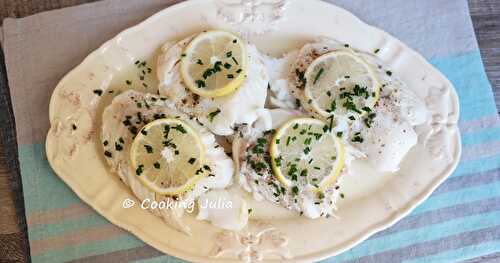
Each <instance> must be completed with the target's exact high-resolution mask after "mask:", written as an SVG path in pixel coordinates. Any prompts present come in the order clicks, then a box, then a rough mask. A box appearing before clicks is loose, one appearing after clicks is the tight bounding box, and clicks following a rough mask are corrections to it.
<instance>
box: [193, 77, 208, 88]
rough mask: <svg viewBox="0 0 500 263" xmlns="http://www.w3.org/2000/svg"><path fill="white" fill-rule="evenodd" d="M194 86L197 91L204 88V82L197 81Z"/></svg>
mask: <svg viewBox="0 0 500 263" xmlns="http://www.w3.org/2000/svg"><path fill="white" fill-rule="evenodd" d="M195 83H196V86H198V88H199V89H201V88H204V87H206V84H205V81H203V80H201V79H199V80H196V81H195Z"/></svg>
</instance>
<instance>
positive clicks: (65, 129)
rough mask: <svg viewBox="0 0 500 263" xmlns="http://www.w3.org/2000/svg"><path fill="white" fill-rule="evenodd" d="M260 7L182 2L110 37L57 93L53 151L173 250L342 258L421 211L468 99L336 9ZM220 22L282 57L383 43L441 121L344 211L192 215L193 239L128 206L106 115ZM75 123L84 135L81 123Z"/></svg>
mask: <svg viewBox="0 0 500 263" xmlns="http://www.w3.org/2000/svg"><path fill="white" fill-rule="evenodd" d="M233 2H234V1H233ZM257 2H260V4H257V5H256V6H254V8H251V9H250V11H249V9H248V8H245V7H244V6H242V4H228V3H227V2H223V1H222V0H192V1H186V2H182V3H180V4H177V5H174V6H171V7H169V8H167V9H165V10H163V11H161V12H159V13H157V14H155V15H153V16H152V17H150V18H148V19H147V20H145V21H144V22H142V23H140V24H139V25H137V26H134V27H132V28H129V29H127V30H125V31H123V32H122V33H120V34H118V35H117V36H116V37H115V38H113V39H111V40H109V41H108V42H106V43H105V44H103V45H102V46H101V47H100V48H99V49H97V50H96V51H94V52H93V53H91V54H90V55H89V56H88V57H87V58H86V59H85V60H84V61H83V62H82V63H81V64H80V65H79V66H77V67H76V68H75V69H73V70H72V71H71V72H70V73H68V74H67V75H66V76H65V77H64V78H63V79H62V80H61V81H60V83H59V84H58V85H57V87H56V89H55V90H54V93H53V94H52V98H51V101H50V113H49V114H50V116H49V118H50V123H51V128H50V130H49V133H48V135H47V141H46V149H47V157H48V160H49V162H50V165H51V166H52V168H53V169H54V171H55V172H56V174H57V175H58V176H60V177H61V178H62V180H63V181H64V182H65V183H66V184H67V185H69V186H70V187H71V189H73V191H74V192H75V193H76V194H77V195H78V196H79V197H80V198H81V199H82V200H83V201H85V202H86V203H87V204H89V205H90V206H91V207H93V208H94V209H95V210H96V211H97V212H99V213H100V214H101V215H103V216H104V217H105V218H107V219H108V220H109V221H110V222H112V223H113V224H115V225H117V226H119V227H121V228H123V229H126V230H127V231H130V232H131V233H133V234H134V235H136V236H137V237H139V238H140V239H142V240H143V241H144V242H146V243H147V244H149V245H151V246H153V247H155V248H156V249H158V250H160V251H162V252H164V253H166V254H169V255H172V256H176V257H179V258H182V259H186V260H190V261H197V262H200V261H211V262H231V261H257V260H265V261H280V260H283V259H287V261H290V262H310V261H316V260H320V259H324V258H327V257H330V256H334V255H337V254H339V253H341V252H343V251H345V250H347V249H349V248H351V247H353V246H355V245H356V244H358V243H360V242H361V241H363V240H365V239H366V238H368V237H369V236H371V235H373V234H374V233H376V232H378V231H380V230H383V229H385V228H387V227H389V226H391V225H393V224H394V223H395V222H397V221H398V220H400V219H401V218H403V217H404V216H405V215H407V214H408V213H410V212H411V211H412V209H413V208H415V207H416V206H417V205H418V204H419V203H421V202H422V201H424V200H425V199H426V198H427V197H428V196H429V195H430V194H431V193H432V191H433V190H434V189H435V188H436V187H437V186H438V185H439V184H440V183H442V182H443V181H444V180H445V179H446V178H447V176H448V175H450V174H451V172H452V171H453V170H454V169H455V167H456V165H457V163H458V161H459V159H460V153H461V142H460V135H459V131H458V127H457V122H458V113H459V106H458V97H457V95H456V92H455V90H454V88H453V86H452V84H451V83H450V82H449V81H448V80H447V79H446V78H445V77H444V76H443V75H442V74H441V73H440V72H439V71H437V70H436V69H435V68H433V67H432V66H431V65H430V64H429V63H428V62H427V61H426V60H425V59H424V58H423V57H422V56H420V55H419V54H417V53H416V52H415V51H413V50H412V49H410V48H408V47H407V46H406V45H404V44H403V43H402V42H400V41H399V40H397V39H395V38H394V37H392V36H390V35H389V34H387V33H385V32H383V31H381V30H379V29H377V28H374V27H372V26H369V25H367V24H365V23H364V22H362V21H361V20H359V19H358V18H356V17H355V16H354V15H352V14H351V13H349V12H347V11H345V10H343V9H341V8H339V7H336V6H334V5H332V4H328V3H325V2H321V1H319V0H314V1H300V0H290V1H280V0H275V1H270V2H265V1H257ZM306 2H307V3H306ZM256 10H257V11H258V13H255V11H256ZM305 18H307V19H305ZM317 25H328V26H325V27H319V26H317ZM210 28H217V29H226V30H231V31H238V32H239V33H240V34H242V35H243V36H245V37H247V38H249V40H250V41H251V42H253V43H255V44H256V46H257V47H258V48H259V49H260V50H261V51H263V52H265V53H269V54H272V55H275V56H279V55H280V54H283V53H285V52H287V51H289V50H292V49H295V48H298V47H300V46H301V45H303V44H304V43H307V42H310V41H312V40H314V39H317V38H318V37H328V38H333V39H336V40H338V41H341V42H343V43H349V45H351V46H352V47H353V48H355V49H358V50H361V51H364V52H372V51H373V50H376V49H379V50H380V52H378V53H377V56H378V58H379V59H380V60H381V61H383V62H384V63H385V65H386V66H387V67H389V68H391V70H392V71H393V72H394V73H395V74H397V75H398V76H399V77H400V79H401V80H402V81H404V82H406V84H407V85H408V87H409V88H411V89H412V90H413V91H414V92H415V93H416V94H417V95H418V96H419V97H420V98H422V99H423V101H425V103H426V105H427V107H428V109H429V110H430V111H431V116H432V120H431V121H430V122H428V123H427V124H425V125H421V126H418V127H417V129H416V130H417V133H418V144H417V145H416V146H415V147H414V148H413V149H412V150H411V151H410V153H409V154H408V155H407V156H406V157H405V159H404V161H403V162H402V164H401V169H400V171H399V172H398V173H397V174H395V175H393V176H390V177H387V178H385V177H384V178H383V179H380V180H379V181H377V180H372V181H370V180H366V181H365V180H364V178H363V177H360V178H354V179H349V178H347V179H344V180H346V181H348V180H357V182H363V181H365V182H366V185H367V186H366V187H363V188H362V190H357V191H356V190H353V192H352V193H346V194H347V197H346V198H345V199H344V200H342V202H341V203H340V204H339V210H338V213H337V217H338V218H330V219H317V220H308V219H305V218H303V217H298V216H283V217H277V218H269V217H256V218H252V220H251V221H250V223H249V226H248V227H247V228H245V229H244V230H242V231H240V232H231V231H223V230H221V229H218V228H215V227H214V226H212V225H210V224H208V223H206V222H203V221H197V220H195V219H194V216H186V217H185V218H186V221H187V224H188V225H189V226H190V227H191V228H192V235H191V236H188V235H185V234H182V233H180V232H177V231H175V230H174V229H172V228H170V227H169V226H168V225H166V224H164V223H163V222H162V220H161V219H160V218H158V217H156V216H154V215H153V214H151V213H149V212H148V211H146V210H142V209H141V208H140V207H139V206H134V207H132V208H128V209H124V208H123V207H122V203H123V202H124V200H126V199H132V200H136V199H135V197H134V196H133V194H132V193H131V192H130V191H129V189H128V188H127V187H126V186H125V185H124V184H123V183H122V182H121V181H120V180H119V179H118V176H116V175H114V174H112V173H111V172H109V171H108V169H107V165H106V163H105V160H104V157H103V155H102V151H103V149H102V146H101V143H100V140H99V130H100V125H101V114H102V111H103V108H104V107H105V106H106V105H108V104H109V103H110V101H111V99H112V98H113V96H114V95H116V93H118V92H119V91H120V90H124V89H127V88H129V87H127V85H125V84H124V83H125V79H127V78H129V77H130V76H132V75H133V74H134V70H135V65H134V64H135V62H136V61H146V62H147V63H148V64H149V65H151V66H150V67H152V70H153V73H154V70H155V68H154V66H153V65H154V64H155V58H156V56H157V53H158V50H159V49H160V47H161V46H162V44H164V43H165V42H167V41H176V40H180V39H182V38H184V37H186V36H189V35H191V34H193V33H195V32H199V31H201V30H204V29H210ZM367 39H369V40H370V41H367ZM269 43H272V45H271V44H269ZM153 76H154V74H151V77H149V78H147V79H146V80H145V81H146V83H148V84H149V85H147V86H148V87H149V88H146V91H149V92H155V90H154V86H155V83H156V82H155V79H154V77H153ZM134 88H137V89H138V90H141V91H145V88H144V87H134ZM96 89H101V90H102V91H103V94H102V96H96V94H94V92H93V91H94V90H96ZM148 89H149V90H148ZM75 123H77V124H78V129H77V130H74V129H73V128H72V124H75ZM145 222H147V224H145Z"/></svg>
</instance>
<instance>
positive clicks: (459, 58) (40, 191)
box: [8, 0, 500, 263]
mask: <svg viewBox="0 0 500 263" xmlns="http://www.w3.org/2000/svg"><path fill="white" fill-rule="evenodd" d="M111 1H118V0H111ZM121 2H124V3H125V2H127V1H125V0H121ZM129 2H133V1H129ZM151 2H152V1H151ZM329 2H332V3H335V4H337V5H339V6H341V7H344V8H345V9H347V10H349V11H351V12H353V13H354V14H355V15H357V16H358V17H360V18H361V19H363V20H364V21H366V22H367V23H369V24H372V25H375V26H377V27H379V28H382V29H384V30H386V31H387V32H389V33H391V34H392V35H394V36H396V37H397V38H399V39H401V40H402V41H404V42H405V43H406V44H408V45H409V46H410V47H412V48H414V49H416V50H417V51H419V52H420V53H421V54H423V55H424V56H425V57H426V58H427V59H428V60H429V61H430V62H431V63H432V64H433V65H434V66H435V67H437V68H438V69H439V70H440V71H441V72H443V73H444V74H445V75H446V76H447V77H448V78H449V79H450V80H451V82H453V84H454V86H455V87H456V89H457V92H458V95H459V97H460V106H461V107H460V108H461V112H460V116H461V117H460V123H459V125H460V130H461V136H462V142H463V146H464V147H463V156H462V160H461V162H460V164H459V166H458V168H457V170H456V171H455V172H454V173H453V174H452V175H451V177H450V178H449V179H448V180H446V182H445V183H444V184H443V185H441V186H440V187H439V188H438V189H437V190H436V192H435V193H433V194H432V196H431V197H430V198H429V199H428V200H427V201H425V202H424V203H423V204H422V205H420V206H419V207H418V208H417V209H416V210H415V211H413V212H412V213H411V214H410V215H409V216H407V217H406V218H404V219H403V220H401V221H400V222H399V223H397V224H396V225H394V226H393V227H391V228H389V229H387V230H385V231H382V232H380V233H378V234H375V235H374V236H372V237H371V238H369V239H368V240H366V241H364V242H363V243H361V244H360V245H358V246H356V247H355V248H353V249H351V250H349V251H347V252H345V253H343V254H341V255H338V256H336V257H333V258H330V259H327V260H325V262H342V261H347V262H351V261H355V262H401V261H405V262H426V263H427V262H450V261H462V260H467V259H480V257H482V256H485V255H490V257H494V255H495V254H496V253H497V254H498V253H500V121H499V118H498V114H497V109H496V106H495V103H494V100H493V94H492V90H491V86H490V84H489V82H488V79H487V77H486V75H485V72H484V68H483V64H482V61H481V56H480V53H479V49H478V46H477V42H476V38H475V35H474V31H473V27H472V23H471V19H470V16H469V12H468V6H467V1H466V0H385V1H372V0H356V1H353V0H331V1H329ZM143 3H144V5H147V4H146V3H148V2H143ZM97 5H99V3H97ZM102 5H104V4H102ZM122 6H123V5H122ZM82 8H83V7H82ZM134 8H135V9H134V10H135V11H137V12H138V10H140V7H139V6H137V5H135V7H134ZM85 10H86V11H85V12H93V11H94V10H99V8H96V7H94V6H93V5H89V6H86V7H85ZM99 19H102V20H105V17H100V18H99ZM75 23H85V21H75ZM60 30H62V31H64V30H65V29H64V28H60ZM93 30H96V31H98V30H99V29H98V28H95V29H93ZM74 37H75V38H78V37H79V36H76V35H75V36H74ZM44 41H48V40H47V39H45V40H44ZM73 41H87V39H73ZM35 44H36V43H32V45H35ZM52 44H53V46H54V47H55V48H57V45H60V44H62V43H61V41H57V40H54V43H52ZM26 45H27V44H26ZM20 56H22V54H21V55H20ZM24 59H29V57H25V58H24ZM58 59H61V58H58ZM69 59H70V58H69ZM21 61H22V60H21ZM67 64H71V63H67ZM8 66H9V65H8ZM68 70H69V69H68ZM13 88H21V87H11V89H13ZM26 95H27V96H29V92H26ZM46 99H47V98H40V100H46ZM12 100H13V102H14V103H15V101H16V98H12ZM43 103H46V102H40V103H38V104H43ZM19 161H20V165H21V175H22V181H23V189H24V200H25V204H26V215H27V220H28V233H29V238H30V245H31V249H32V251H31V253H32V260H33V261H34V262H61V261H68V260H76V261H83V262H91V261H100V262H124V261H133V260H138V262H180V261H181V260H178V259H176V258H173V257H170V256H168V255H163V254H161V253H160V252H158V251H156V250H154V249H152V248H151V247H149V246H147V245H146V244H144V243H143V242H142V241H140V240H139V239H137V238H136V237H134V236H133V235H131V234H129V233H127V232H125V231H123V230H120V229H118V228H117V227H115V226H113V225H111V224H110V223H109V222H108V221H107V220H105V219H104V218H102V217H101V216H100V215H98V214H97V213H95V212H94V211H93V210H92V209H89V208H88V207H87V206H86V205H85V204H83V203H82V201H81V200H79V199H78V198H77V197H76V195H75V194H74V193H73V192H72V191H71V190H70V189H69V188H68V187H67V186H66V185H65V184H64V183H63V182H62V181H61V180H60V179H59V178H58V177H57V176H56V175H54V174H53V172H52V170H51V169H50V167H49V165H48V163H47V160H46V158H45V148H44V142H43V141H36V142H35V143H33V144H32V143H29V144H23V143H20V145H19ZM45 193H50V195H47V194H45ZM491 255H493V256H491ZM498 255H499V256H500V254H498ZM498 260H500V258H498Z"/></svg>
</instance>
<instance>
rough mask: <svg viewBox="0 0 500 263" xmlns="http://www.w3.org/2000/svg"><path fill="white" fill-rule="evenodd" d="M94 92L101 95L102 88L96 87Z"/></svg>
mask: <svg viewBox="0 0 500 263" xmlns="http://www.w3.org/2000/svg"><path fill="white" fill-rule="evenodd" d="M94 94H96V95H97V96H101V95H102V89H95V90H94Z"/></svg>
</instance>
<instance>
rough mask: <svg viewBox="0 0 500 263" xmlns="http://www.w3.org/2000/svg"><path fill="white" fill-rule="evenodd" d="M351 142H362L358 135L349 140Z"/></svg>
mask: <svg viewBox="0 0 500 263" xmlns="http://www.w3.org/2000/svg"><path fill="white" fill-rule="evenodd" d="M351 141H352V142H359V143H362V142H363V141H364V139H363V137H361V136H360V135H359V134H357V135H355V136H354V138H352V140H351Z"/></svg>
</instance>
